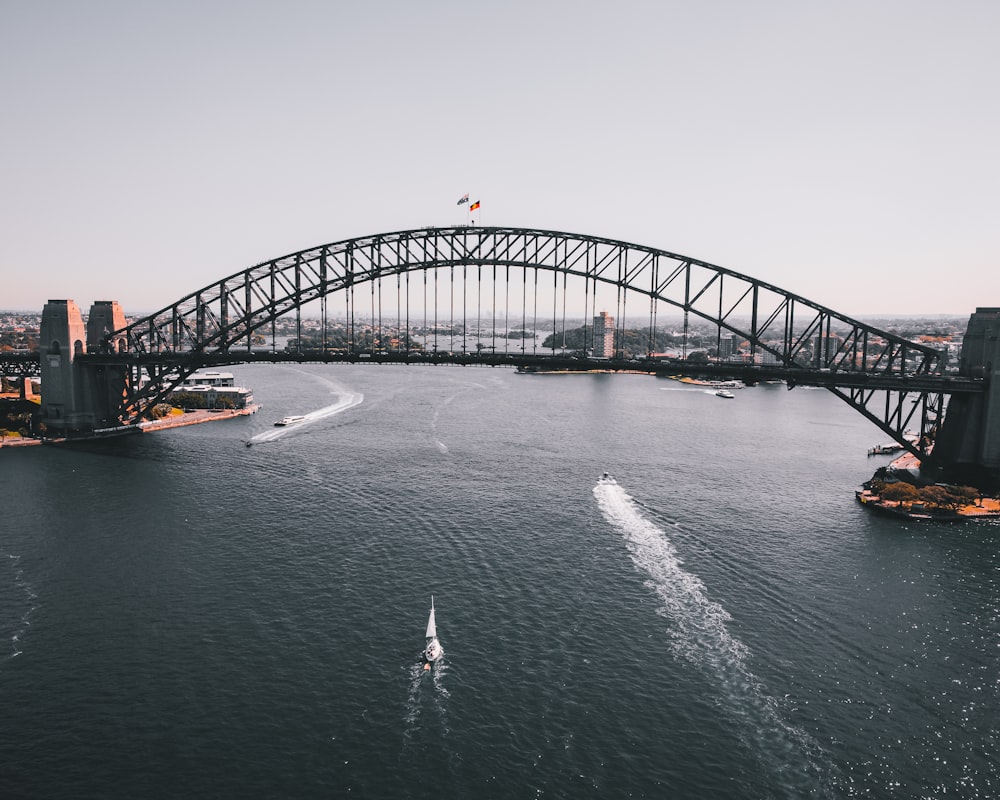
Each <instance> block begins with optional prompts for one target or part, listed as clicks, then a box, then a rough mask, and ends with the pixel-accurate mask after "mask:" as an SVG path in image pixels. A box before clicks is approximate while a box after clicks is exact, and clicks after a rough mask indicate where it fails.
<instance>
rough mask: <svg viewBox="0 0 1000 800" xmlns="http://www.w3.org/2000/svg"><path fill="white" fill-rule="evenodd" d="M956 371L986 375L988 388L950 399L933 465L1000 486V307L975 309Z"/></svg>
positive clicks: (963, 341) (938, 437)
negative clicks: (980, 391) (977, 393)
mask: <svg viewBox="0 0 1000 800" xmlns="http://www.w3.org/2000/svg"><path fill="white" fill-rule="evenodd" d="M958 372H959V374H960V375H962V376H964V377H967V378H981V379H983V380H984V381H985V382H986V391H985V392H983V393H982V394H980V395H974V396H965V395H955V396H953V397H952V398H951V401H950V402H949V404H948V411H947V413H946V415H945V420H944V424H943V425H942V426H941V431H940V433H939V434H938V436H937V440H936V442H935V444H934V453H933V456H932V458H931V466H937V467H941V468H944V469H946V470H948V471H950V472H954V473H956V476H957V477H958V478H966V479H968V480H970V481H972V480H976V481H979V482H982V480H983V479H984V478H986V479H987V480H988V481H989V482H991V483H996V484H1000V308H977V309H976V313H975V314H973V315H972V316H971V317H970V318H969V327H968V328H967V329H966V333H965V338H964V339H963V340H962V355H961V358H960V360H959V366H958Z"/></svg>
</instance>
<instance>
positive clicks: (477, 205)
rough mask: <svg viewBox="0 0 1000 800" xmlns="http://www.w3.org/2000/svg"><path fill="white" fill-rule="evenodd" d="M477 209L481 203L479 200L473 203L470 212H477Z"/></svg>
mask: <svg viewBox="0 0 1000 800" xmlns="http://www.w3.org/2000/svg"><path fill="white" fill-rule="evenodd" d="M477 208H479V201H478V200H477V201H476V202H475V203H473V204H472V205H471V206H469V211H475V210H476V209H477Z"/></svg>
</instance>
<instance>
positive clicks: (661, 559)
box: [594, 483, 832, 797]
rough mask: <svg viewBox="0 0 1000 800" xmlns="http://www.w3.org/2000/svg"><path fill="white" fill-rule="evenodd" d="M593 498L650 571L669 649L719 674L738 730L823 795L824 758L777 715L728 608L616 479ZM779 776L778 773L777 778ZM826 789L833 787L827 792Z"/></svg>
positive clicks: (773, 764)
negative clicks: (732, 628)
mask: <svg viewBox="0 0 1000 800" xmlns="http://www.w3.org/2000/svg"><path fill="white" fill-rule="evenodd" d="M594 497H595V498H596V499H597V503H598V506H599V507H600V509H601V513H602V514H603V515H604V517H605V519H606V520H607V521H608V522H609V523H610V524H611V526H612V527H613V528H615V530H617V531H618V532H619V533H620V534H621V536H622V538H623V539H624V541H625V546H626V547H627V549H628V552H629V556H630V557H631V559H632V563H633V564H634V565H635V567H636V569H637V570H638V571H639V573H640V574H642V575H645V576H648V580H647V581H646V585H647V586H648V587H649V588H650V589H651V590H652V591H653V592H654V593H655V594H656V596H657V598H658V599H659V601H660V603H661V605H660V607H659V608H658V609H657V612H658V613H659V614H660V615H661V616H663V617H664V618H665V619H667V620H669V622H670V625H669V627H668V630H667V633H668V635H669V637H670V643H671V648H672V650H673V652H674V653H675V654H676V655H677V656H678V657H679V658H682V659H684V660H685V661H687V662H689V663H690V664H693V665H694V666H695V667H697V668H699V669H701V670H704V671H706V672H707V673H709V675H710V676H711V677H712V678H713V679H715V680H716V681H718V685H719V689H720V691H721V692H722V695H723V705H722V708H723V709H724V710H725V711H726V713H727V714H729V715H730V716H731V717H732V718H733V719H734V721H736V722H737V723H738V724H739V725H740V728H741V729H740V737H741V739H742V740H743V741H744V742H745V743H746V745H747V747H748V749H750V750H751V751H752V752H756V753H757V754H758V756H759V758H760V759H761V761H762V762H763V763H764V764H765V765H766V766H767V768H768V769H769V770H771V771H772V772H773V773H774V775H775V780H776V781H781V782H789V786H788V787H787V788H788V790H789V793H790V794H792V795H795V796H800V795H799V793H801V796H805V795H806V794H809V795H810V796H817V797H823V796H826V795H827V794H829V791H828V790H826V789H824V788H822V787H824V786H828V785H829V784H830V771H831V768H830V767H829V760H828V759H827V758H826V757H825V756H824V754H823V752H822V750H821V748H820V747H819V745H818V744H817V743H816V742H815V741H814V740H813V739H812V738H811V737H810V736H809V735H808V734H807V733H806V732H805V731H803V730H801V729H799V728H797V727H795V726H793V725H791V724H789V723H788V722H786V721H785V719H784V718H783V716H782V712H781V709H780V707H779V704H778V701H777V700H776V699H775V698H774V697H772V696H770V695H769V694H768V693H767V691H766V689H765V687H764V686H763V684H762V683H761V682H760V680H759V679H758V678H757V677H756V676H755V675H754V674H753V673H752V672H751V671H750V669H749V667H748V666H747V663H746V662H747V660H748V656H749V655H750V651H749V649H748V648H747V646H746V645H745V644H743V643H742V642H741V641H739V639H737V638H735V637H734V636H733V635H732V634H731V633H730V631H729V628H728V623H729V622H730V621H731V620H732V617H731V616H730V614H729V612H727V611H726V609H725V608H723V607H722V606H721V605H719V604H718V603H716V602H715V601H713V600H711V599H709V597H708V596H707V595H706V592H705V586H704V584H703V583H702V582H701V580H700V579H699V578H698V577H697V576H696V575H693V574H692V573H690V572H688V571H686V570H685V569H684V568H683V566H682V565H683V561H682V560H681V559H680V557H679V556H678V555H677V551H676V549H675V548H674V546H673V544H672V543H671V541H670V539H669V538H668V536H667V533H666V532H665V531H664V530H663V529H662V528H660V527H658V526H657V525H656V524H654V523H653V522H651V521H649V520H648V519H646V518H645V517H644V516H643V515H642V513H641V511H640V510H639V508H638V506H637V505H636V503H635V501H634V500H633V499H632V498H631V497H630V496H629V495H628V494H627V493H626V491H625V489H624V488H623V487H622V486H621V485H615V484H610V483H599V484H598V485H597V486H595V487H594ZM779 776H780V777H779ZM830 796H832V794H831V795H830Z"/></svg>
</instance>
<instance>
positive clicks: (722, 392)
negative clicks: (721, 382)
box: [715, 389, 736, 400]
mask: <svg viewBox="0 0 1000 800" xmlns="http://www.w3.org/2000/svg"><path fill="white" fill-rule="evenodd" d="M715 396H716V397H724V398H725V399H726V400H732V399H733V398H735V397H736V395H735V394H733V393H732V392H731V391H729V390H728V389H719V391H717V392H716V393H715Z"/></svg>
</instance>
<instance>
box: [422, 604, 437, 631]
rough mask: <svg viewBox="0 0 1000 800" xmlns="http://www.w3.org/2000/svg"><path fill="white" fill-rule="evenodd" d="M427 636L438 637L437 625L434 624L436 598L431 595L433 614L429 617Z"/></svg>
mask: <svg viewBox="0 0 1000 800" xmlns="http://www.w3.org/2000/svg"><path fill="white" fill-rule="evenodd" d="M425 636H426V637H427V638H428V639H435V638H437V626H436V625H435V624H434V598H433V597H431V615H430V617H428V618H427V633H426V634H425Z"/></svg>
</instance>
